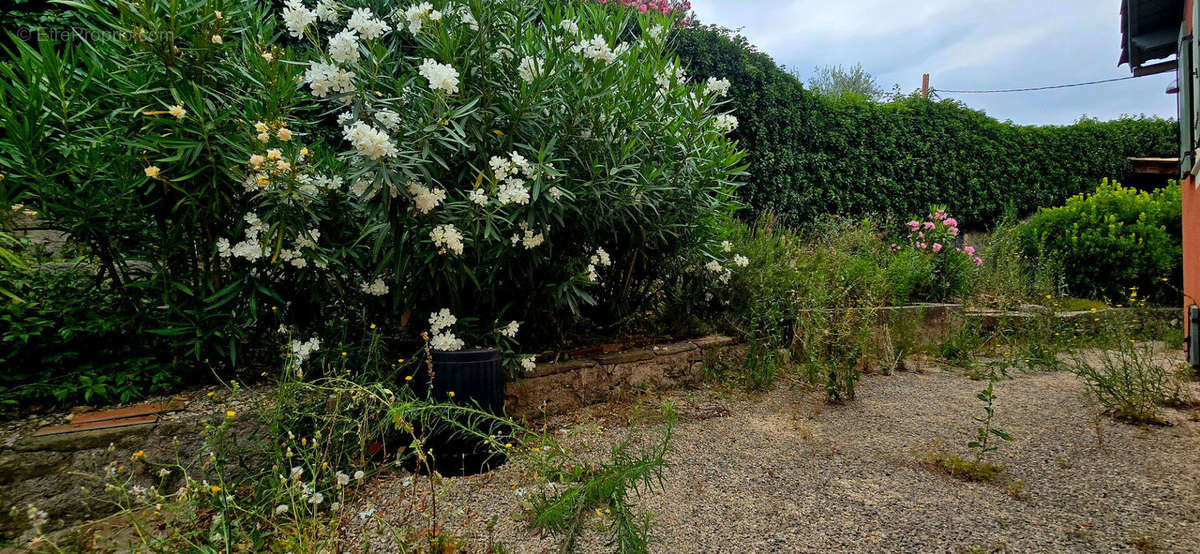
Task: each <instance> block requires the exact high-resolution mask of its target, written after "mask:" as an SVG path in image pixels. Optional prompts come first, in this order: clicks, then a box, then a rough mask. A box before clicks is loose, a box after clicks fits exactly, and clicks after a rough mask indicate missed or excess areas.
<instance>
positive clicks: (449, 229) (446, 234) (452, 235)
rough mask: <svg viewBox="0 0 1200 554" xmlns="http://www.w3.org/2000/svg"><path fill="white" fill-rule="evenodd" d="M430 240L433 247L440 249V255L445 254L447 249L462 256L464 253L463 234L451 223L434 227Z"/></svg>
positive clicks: (430, 233)
mask: <svg viewBox="0 0 1200 554" xmlns="http://www.w3.org/2000/svg"><path fill="white" fill-rule="evenodd" d="M429 238H430V239H431V240H432V241H433V245H434V246H437V247H438V248H439V250H438V253H439V254H445V253H446V250H447V249H449V250H450V251H451V252H454V253H455V254H457V255H460V256H461V255H462V253H463V241H462V239H463V236H462V233H460V232H458V229H455V228H454V225H453V224H451V223H447V224H444V225H438V226H437V227H434V228H433V230H432V231H429Z"/></svg>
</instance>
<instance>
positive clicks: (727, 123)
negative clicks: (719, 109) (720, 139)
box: [714, 114, 738, 133]
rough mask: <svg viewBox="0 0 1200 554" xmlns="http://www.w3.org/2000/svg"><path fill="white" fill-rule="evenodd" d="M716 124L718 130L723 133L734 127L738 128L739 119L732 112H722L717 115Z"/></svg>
mask: <svg viewBox="0 0 1200 554" xmlns="http://www.w3.org/2000/svg"><path fill="white" fill-rule="evenodd" d="M714 124H715V125H716V127H717V130H718V131H720V132H722V133H728V132H730V131H732V130H734V129H737V126H738V120H737V118H736V117H734V116H732V115H730V114H721V115H718V116H717V117H716V119H715V120H714Z"/></svg>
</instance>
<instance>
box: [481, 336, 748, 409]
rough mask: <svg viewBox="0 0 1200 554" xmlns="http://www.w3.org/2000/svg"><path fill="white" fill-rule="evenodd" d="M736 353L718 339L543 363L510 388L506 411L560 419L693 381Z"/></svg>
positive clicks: (729, 340)
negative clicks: (635, 393) (586, 408)
mask: <svg viewBox="0 0 1200 554" xmlns="http://www.w3.org/2000/svg"><path fill="white" fill-rule="evenodd" d="M735 349H737V345H735V344H733V339H732V338H729V337H725V336H719V335H714V336H708V337H703V338H698V339H691V340H684V341H679V342H672V343H669V344H659V345H654V346H647V347H644V348H636V349H630V350H622V351H618V352H610V353H605V354H598V355H595V356H592V357H586V358H585V357H580V358H576V359H571V360H567V361H562V362H557V363H555V362H551V363H541V364H538V365H537V368H536V369H535V370H534V371H533V372H532V373H530V374H529V375H527V376H526V377H524V378H522V379H520V380H518V381H515V382H512V383H509V384H508V386H507V387H506V391H505V407H506V409H507V411H508V414H509V415H510V416H513V417H518V418H520V417H531V416H542V415H553V414H561V413H565V412H568V411H571V410H574V409H576V408H580V407H583V406H587V405H590V404H596V403H599V402H603V401H605V400H610V399H614V398H619V397H621V396H622V395H624V394H628V393H630V392H633V391H636V390H641V389H646V388H658V387H665V386H669V385H673V384H682V383H689V382H694V381H696V380H697V379H699V378H700V377H701V376H702V375H703V372H704V366H705V364H706V363H709V364H711V363H714V362H715V361H716V360H717V359H719V357H720V356H722V355H725V354H731V353H732V352H731V351H733V350H735Z"/></svg>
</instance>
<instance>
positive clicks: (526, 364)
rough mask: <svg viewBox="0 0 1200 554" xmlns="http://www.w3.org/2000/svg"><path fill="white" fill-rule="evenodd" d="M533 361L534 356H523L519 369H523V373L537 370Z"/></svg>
mask: <svg viewBox="0 0 1200 554" xmlns="http://www.w3.org/2000/svg"><path fill="white" fill-rule="evenodd" d="M533 360H534V356H524V357H522V358H521V369H524V370H525V373H530V372H532V371H533V370H535V369H537V364H536V363H534V361H533Z"/></svg>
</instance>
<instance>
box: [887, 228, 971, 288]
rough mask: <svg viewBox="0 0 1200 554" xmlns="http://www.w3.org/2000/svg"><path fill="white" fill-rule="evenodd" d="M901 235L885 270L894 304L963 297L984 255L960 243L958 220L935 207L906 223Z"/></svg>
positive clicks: (890, 248) (891, 248)
mask: <svg viewBox="0 0 1200 554" xmlns="http://www.w3.org/2000/svg"><path fill="white" fill-rule="evenodd" d="M905 228H906V232H905V233H904V234H903V237H902V238H901V239H900V240H898V241H896V242H893V243H892V245H891V246H890V247H889V251H890V252H891V253H893V258H892V259H891V260H890V262H889V263H888V267H887V269H886V270H885V273H886V274H887V277H888V281H889V284H890V285H891V292H892V298H891V302H892V303H893V304H906V303H908V302H911V301H935V302H940V301H945V300H952V299H962V298H963V297H964V296H965V295H966V294H967V293H968V292H969V289H970V286H971V281H972V277H973V276H974V273H975V270H976V268H977V267H979V266H981V265H983V258H982V257H980V255H979V254H978V253H977V252H976V251H975V247H974V246H962V245H960V244H959V243H961V242H962V241H961V238H960V237H959V234H960V231H959V227H958V220H957V219H955V218H954V217H951V216H950V214H948V213H947V212H946V209H945V208H942V207H934V208H933V209H932V210H930V213H929V215H928V217H926V218H925V219H924V220H917V219H913V220H910V221H909V222H908V223H906V224H905Z"/></svg>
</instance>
